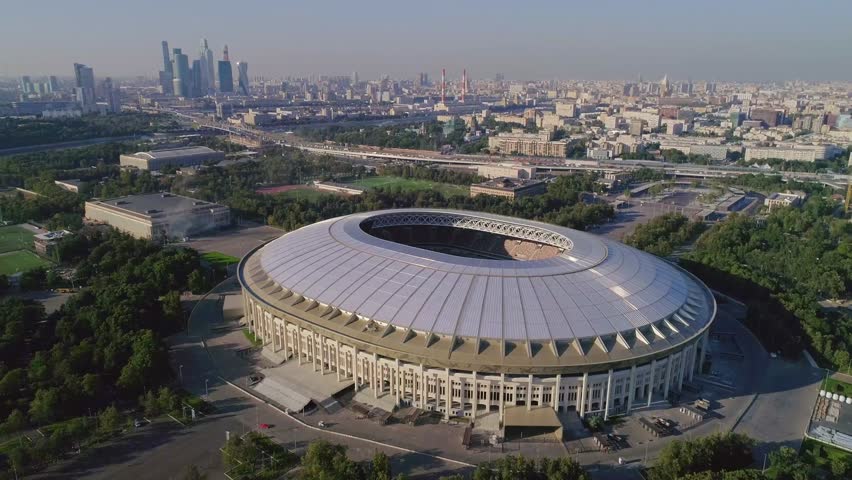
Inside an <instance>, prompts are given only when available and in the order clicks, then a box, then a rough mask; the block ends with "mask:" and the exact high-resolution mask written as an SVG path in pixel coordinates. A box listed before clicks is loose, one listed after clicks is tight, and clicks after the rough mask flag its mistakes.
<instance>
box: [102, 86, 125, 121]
mask: <svg viewBox="0 0 852 480" xmlns="http://www.w3.org/2000/svg"><path fill="white" fill-rule="evenodd" d="M101 87H102V88H101V89H102V90H103V92H104V97H105V98H106V101H107V106H108V108H109V112H110V113H121V101H120V100H119V97H118V89H117V88H116V87H115V85H113V83H112V78H110V77H106V78H105V79H104V83H103V84H102V85H101Z"/></svg>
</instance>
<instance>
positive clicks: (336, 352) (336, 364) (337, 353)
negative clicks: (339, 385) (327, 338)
mask: <svg viewBox="0 0 852 480" xmlns="http://www.w3.org/2000/svg"><path fill="white" fill-rule="evenodd" d="M334 367H335V368H334V369H335V370H337V381H338V382H339V381H340V369H341V366H340V340H335V341H334Z"/></svg>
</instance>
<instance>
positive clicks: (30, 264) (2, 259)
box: [0, 250, 51, 275]
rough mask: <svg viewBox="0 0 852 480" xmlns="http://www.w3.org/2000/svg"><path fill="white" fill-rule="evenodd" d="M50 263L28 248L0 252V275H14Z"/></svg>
mask: <svg viewBox="0 0 852 480" xmlns="http://www.w3.org/2000/svg"><path fill="white" fill-rule="evenodd" d="M50 265H51V263H50V262H48V261H47V260H45V259H43V258H41V257H39V256H38V255H36V254H35V253H33V252H31V251H29V250H16V251H14V252H5V253H0V275H14V274H16V273H18V272H25V271H27V270H32V269H34V268H38V267H47V266H50Z"/></svg>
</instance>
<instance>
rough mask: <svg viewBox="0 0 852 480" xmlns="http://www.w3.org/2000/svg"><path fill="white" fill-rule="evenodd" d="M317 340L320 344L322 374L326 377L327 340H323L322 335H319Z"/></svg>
mask: <svg viewBox="0 0 852 480" xmlns="http://www.w3.org/2000/svg"><path fill="white" fill-rule="evenodd" d="M317 338H318V342H319V364H320V374H322V375H325V358H326V356H325V339H324V338H322V335H319V336H318V337H317Z"/></svg>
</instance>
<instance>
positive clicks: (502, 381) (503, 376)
mask: <svg viewBox="0 0 852 480" xmlns="http://www.w3.org/2000/svg"><path fill="white" fill-rule="evenodd" d="M505 394H506V374H505V373H501V374H500V403H498V404H497V406H498V408H499V409H500V423H503V406H504V405H505V404H506V400H505V397H504V395H505Z"/></svg>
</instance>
